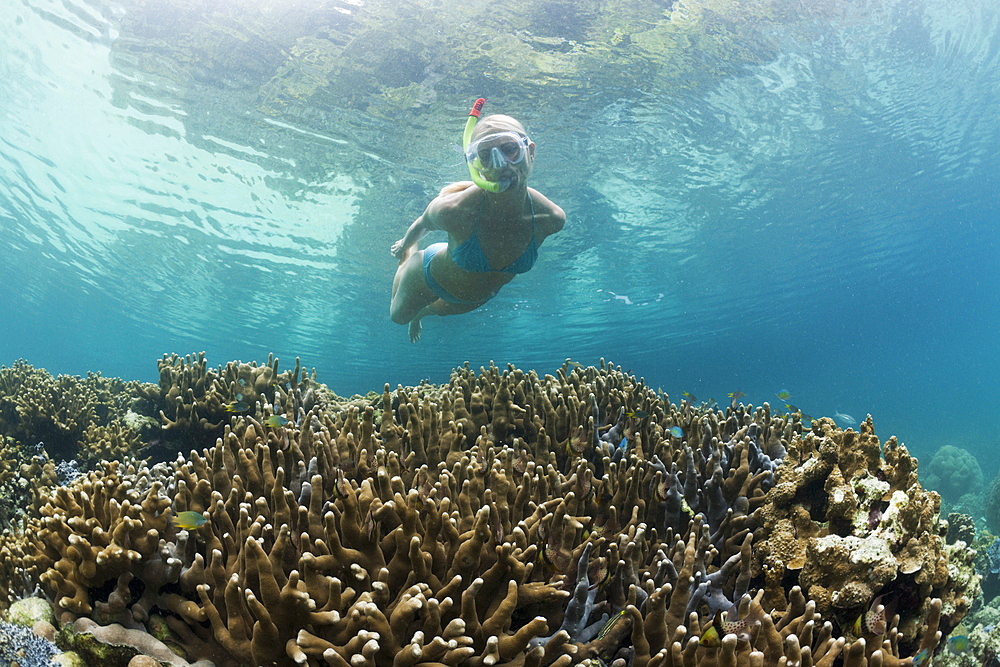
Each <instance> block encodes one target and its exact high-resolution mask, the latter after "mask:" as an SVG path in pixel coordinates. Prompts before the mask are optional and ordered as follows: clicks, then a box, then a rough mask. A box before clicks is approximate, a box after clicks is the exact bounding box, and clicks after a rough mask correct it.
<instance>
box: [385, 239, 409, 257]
mask: <svg viewBox="0 0 1000 667" xmlns="http://www.w3.org/2000/svg"><path fill="white" fill-rule="evenodd" d="M404 240H405V239H399V240H398V241H396V242H395V243H393V244H392V248H390V249H389V253H390V254H391V255H392V256H393V257H395V258H396V259H403V251H404V250H406V244H404V243H403V241H404Z"/></svg>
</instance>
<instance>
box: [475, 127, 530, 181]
mask: <svg viewBox="0 0 1000 667" xmlns="http://www.w3.org/2000/svg"><path fill="white" fill-rule="evenodd" d="M529 143H531V140H530V139H528V137H526V136H524V135H522V134H518V133H517V132H495V133H493V134H487V135H485V136H483V137H480V138H479V139H477V140H475V141H473V142H471V143H470V144H469V145H468V146H466V148H465V159H466V160H468V162H469V164H470V165H471V166H473V167H475V168H476V169H478V170H480V171H500V170H502V169H506V168H508V167H513V166H514V165H516V164H520V163H521V162H522V161H523V160H524V156H525V155H526V154H527V153H528V144H529Z"/></svg>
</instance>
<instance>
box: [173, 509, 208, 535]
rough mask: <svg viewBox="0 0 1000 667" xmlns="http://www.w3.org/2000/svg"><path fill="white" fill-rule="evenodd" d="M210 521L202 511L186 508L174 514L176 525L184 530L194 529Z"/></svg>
mask: <svg viewBox="0 0 1000 667" xmlns="http://www.w3.org/2000/svg"><path fill="white" fill-rule="evenodd" d="M206 523H208V519H206V518H205V515H204V514H202V513H201V512H194V511H192V510H185V511H183V512H178V513H177V514H176V515H174V525H175V526H177V527H178V528H183V529H184V530H194V529H195V528H200V527H201V526H204V525H205V524H206Z"/></svg>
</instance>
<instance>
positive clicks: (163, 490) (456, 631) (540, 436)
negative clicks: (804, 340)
mask: <svg viewBox="0 0 1000 667" xmlns="http://www.w3.org/2000/svg"><path fill="white" fill-rule="evenodd" d="M175 362H177V360H176V359H175V360H174V361H172V362H170V363H169V364H164V365H161V370H164V371H165V372H166V373H167V376H168V378H169V382H164V383H163V384H161V389H163V388H164V387H165V386H169V387H173V386H175V385H176V386H178V387H180V386H182V385H184V383H185V382H187V383H188V386H187V387H186V389H183V390H179V391H178V393H177V394H176V396H175V400H176V399H179V400H180V403H181V405H188V404H186V403H184V401H186V400H191V402H190V405H191V406H194V408H193V410H194V414H195V415H198V414H199V413H198V410H199V409H200V408H199V407H198V406H199V405H202V404H204V405H206V406H209V407H211V405H212V403H211V401H213V400H220V401H221V400H222V396H221V394H222V392H223V391H227V389H226V387H227V386H228V391H230V392H234V393H242V392H239V391H238V390H237V389H236V387H241V388H245V391H246V394H245V396H244V398H246V400H247V401H248V402H249V403H252V405H253V409H251V410H247V412H246V413H245V414H241V415H233V416H230V417H229V418H228V420H224V421H222V422H220V423H221V431H220V434H219V437H218V439H217V440H216V441H215V444H214V445H213V446H211V447H206V448H204V449H202V450H201V451H200V452H199V451H192V452H191V453H190V455H189V456H187V457H178V458H177V460H176V461H174V462H173V463H172V464H171V465H170V466H168V467H166V468H163V467H161V468H159V469H158V470H164V472H163V474H162V475H161V474H160V473H159V472H158V471H157V470H150V469H147V468H145V467H143V466H141V465H132V464H130V465H126V464H109V465H107V466H105V467H104V468H103V469H102V470H100V471H95V472H91V473H90V474H89V475H88V476H86V477H85V478H81V479H80V480H78V481H77V482H75V483H74V484H72V485H71V486H69V487H65V488H59V489H57V490H55V491H54V492H53V493H51V494H49V496H48V497H47V499H46V503H45V504H44V506H43V507H42V508H41V518H40V519H37V520H35V521H34V522H33V523H32V524H31V525H30V526H29V530H28V531H27V532H26V533H25V535H23V536H21V539H20V540H17V539H16V538H17V536H11V537H10V538H8V540H7V542H8V543H16V544H12V545H7V544H5V545H0V546H3V547H4V548H7V549H8V552H9V553H10V554H11V558H12V559H14V560H15V561H16V564H17V567H16V569H14V570H12V571H11V573H10V574H9V575H8V576H15V575H18V576H21V578H23V579H27V580H29V581H40V582H41V584H42V588H43V591H44V592H45V594H46V595H47V596H48V597H49V598H50V599H51V600H52V601H53V604H54V606H55V608H56V610H57V612H58V614H59V615H60V618H61V621H62V622H63V623H67V622H69V621H72V620H75V619H78V618H83V617H89V618H92V619H94V620H96V621H98V622H99V623H101V624H109V623H118V624H120V625H121V626H122V627H123V628H131V629H137V630H147V631H149V630H151V629H152V628H153V626H157V627H162V626H166V627H167V628H168V629H169V633H168V634H169V636H164V637H163V640H164V642H165V643H166V644H168V645H174V646H177V647H179V649H182V650H183V652H184V654H185V655H184V657H185V659H187V660H189V661H195V660H208V661H211V662H213V663H215V664H216V665H220V666H223V665H234V666H235V665H348V664H350V665H352V667H361V666H362V665H377V666H379V667H381V666H389V665H392V666H394V667H405V666H406V665H417V664H424V665H441V664H443V665H459V664H463V665H465V664H467V665H474V666H475V665H494V664H510V665H547V664H554V665H569V664H573V663H581V662H584V661H598V660H600V661H605V662H612V661H615V660H624V661H627V662H628V663H629V664H631V665H635V666H636V667H647V666H659V665H676V666H677V667H680V665H695V664H706V665H707V664H719V663H721V664H733V665H735V664H773V665H777V664H782V663H787V664H817V665H832V664H833V663H834V662H835V661H836V660H840V659H842V660H843V661H844V664H847V665H852V666H854V665H858V666H860V665H863V664H865V662H866V661H871V662H870V663H869V664H882V665H901V664H908V663H907V662H906V660H905V656H907V655H912V654H914V653H916V652H917V651H918V650H920V649H921V648H923V649H926V650H928V651H929V650H932V649H933V648H934V647H935V646H936V645H937V643H938V640H939V639H940V633H939V632H938V623H939V619H940V617H941V605H942V603H941V602H940V601H936V600H933V599H931V597H932V596H937V597H940V598H944V600H945V605H946V607H947V614H946V616H947V619H948V622H950V623H954V622H957V619H958V618H960V616H961V615H962V614H963V613H964V610H965V608H966V607H967V601H966V600H965V598H964V597H963V596H964V595H965V594H966V592H967V591H968V589H969V586H970V582H968V581H960V579H959V577H958V573H957V571H958V570H962V569H963V568H965V570H968V569H969V568H970V567H971V562H967V561H966V560H963V559H965V558H967V557H968V558H971V555H967V552H968V550H965V551H963V550H962V549H963V548H964V547H958V546H956V547H955V548H954V549H952V550H947V549H944V548H942V546H941V544H940V542H941V540H940V537H939V535H938V533H937V532H936V530H937V516H936V510H937V506H936V502H935V496H933V495H930V494H926V493H925V492H923V491H922V490H921V489H920V487H919V484H917V482H916V477H915V461H913V460H912V459H910V458H909V457H908V456H907V455H906V454H905V450H904V449H902V448H901V447H900V446H897V445H896V444H895V442H894V441H891V440H890V442H889V443H887V444H886V458H885V460H884V461H883V459H882V458H881V456H880V452H879V445H878V441H877V440H875V439H874V434H873V433H872V432H871V425H870V422H869V423H868V424H866V425H865V427H864V428H863V432H862V434H861V435H858V434H854V433H853V432H848V433H846V434H845V433H843V432H841V431H839V430H837V429H836V428H835V427H834V426H833V425H832V424H830V423H818V424H817V425H816V426H814V428H813V430H812V431H809V432H803V427H802V424H801V423H800V422H798V421H796V420H795V418H794V417H791V416H787V415H786V416H775V415H771V413H770V411H769V409H768V408H767V406H764V407H762V408H757V409H754V408H750V407H743V406H738V407H735V408H730V409H728V410H726V411H725V412H723V411H718V410H708V409H698V408H695V407H693V406H691V405H690V404H688V403H686V402H685V403H682V404H681V406H680V407H678V406H674V405H672V404H670V403H669V402H668V400H667V399H666V397H665V396H660V395H657V394H656V393H655V392H653V391H651V390H649V389H648V388H647V387H646V386H645V385H644V384H643V383H642V382H641V381H637V380H636V379H635V378H633V377H631V376H629V375H627V374H625V373H622V372H621V371H620V370H619V369H615V368H613V367H611V366H609V365H604V364H603V363H602V367H601V368H600V369H597V368H593V367H591V368H586V369H584V368H574V369H571V368H570V367H569V366H568V365H567V366H564V367H563V368H561V369H559V371H558V373H557V375H555V376H552V375H546V376H543V377H540V376H538V375H537V374H535V373H533V372H524V371H521V370H518V369H515V368H513V367H508V369H506V370H505V371H502V372H501V370H500V369H498V368H496V367H494V366H491V367H490V368H488V369H481V370H480V372H479V373H476V372H473V371H472V370H470V369H468V368H462V369H458V370H456V371H455V372H454V373H453V375H452V378H451V381H450V383H449V384H448V385H446V386H441V387H432V386H422V387H419V388H414V389H405V388H403V387H398V388H397V389H396V390H395V391H394V392H392V391H390V388H389V386H388V385H386V386H385V388H384V391H383V394H382V398H381V401H380V403H381V404H380V405H379V406H371V405H368V406H365V407H360V406H359V405H357V404H354V405H346V406H343V405H340V404H336V403H333V402H328V401H325V400H312V401H309V400H306V394H307V392H308V391H309V390H311V389H312V384H311V383H312V382H313V381H312V380H310V381H309V383H303V381H298V382H297V384H298V386H296V387H289V388H288V389H287V390H286V389H285V388H284V387H282V386H281V381H278V383H277V384H275V383H274V382H273V380H274V379H275V378H276V377H278V376H277V371H276V365H275V366H271V365H270V364H269V365H268V366H267V368H273V371H272V372H273V374H272V373H269V372H268V371H259V372H258V373H259V374H258V375H254V374H253V373H254V371H252V370H249V371H247V372H248V374H249V377H245V378H244V377H243V375H241V374H240V373H242V372H243V370H244V369H243V368H242V367H238V366H235V367H234V366H232V365H231V367H232V368H234V369H238V370H239V373H235V372H234V373H233V375H232V376H231V377H226V378H223V377H221V374H220V376H218V377H211V378H210V377H209V375H210V373H209V371H207V370H206V369H205V368H199V367H198V365H197V364H193V367H192V364H191V363H190V362H189V361H188V360H185V362H184V364H183V365H182V364H179V363H175ZM229 368H230V367H227V372H228V369H229ZM249 368H250V369H253V368H256V367H253V366H250V367H249ZM172 374H173V375H172ZM180 375H184V376H185V377H186V378H187V379H183V378H181V377H179V376H180ZM264 376H267V377H266V382H265V383H259V382H258V378H260V377H264ZM294 376H295V377H296V378H297V376H298V369H296V371H295V372H294ZM199 377H201V378H202V380H203V381H204V384H201V385H199V380H198V378H199ZM241 378H242V379H244V380H245V382H246V385H243V384H240V383H239V379H241ZM190 380H194V383H193V384H192V383H191V382H190ZM209 380H210V381H209ZM199 387H203V388H204V389H203V388H199ZM246 387H249V388H246ZM208 388H214V389H208ZM199 392H201V394H200V395H199ZM213 392H214V394H215V398H211V396H212V394H213ZM296 392H298V393H296ZM167 393H169V389H168V390H167ZM230 396H231V395H228V396H226V398H229V397H230ZM230 400H232V399H230ZM191 410H192V408H190V407H189V408H186V409H185V410H179V411H178V413H177V414H178V415H181V414H182V413H183V414H191ZM272 417H283V418H284V420H287V421H284V420H280V419H272ZM202 418H203V417H198V419H202ZM174 422H175V423H176V422H179V418H178V419H175V420H174ZM191 423H193V422H191ZM672 427H680V428H681V429H682V431H683V437H675V436H674V435H672V434H671V433H670V429H671V428H672ZM786 453H787V454H786ZM782 459H784V461H785V463H781V461H782ZM809 460H813V461H815V463H811V464H810V463H808V461H809ZM814 466H821V467H822V466H825V467H826V468H828V473H830V474H829V475H828V477H829V478H830V479H833V478H834V477H835V476H834V475H833V470H834V469H836V470H837V471H838V474H839V475H840V478H841V479H842V480H846V481H843V483H842V484H841V483H839V482H837V483H834V482H830V489H831V490H835V486H836V484H841V486H843V485H846V486H847V487H849V488H850V489H851V493H852V494H853V496H852V497H853V498H854V499H855V500H854V506H853V507H852V506H851V505H850V503H849V502H847V501H836V502H834V501H830V500H829V498H827V499H826V500H825V501H824V502H825V503H826V505H825V510H824V513H825V514H826V515H829V517H828V519H826V522H827V523H828V524H829V525H828V526H826V527H824V526H823V525H821V523H823V517H821V516H818V515H817V516H816V517H815V518H813V517H812V516H811V515H810V511H813V512H818V510H816V509H812V510H811V509H809V508H808V507H806V506H804V505H803V503H804V502H805V500H804V498H805V497H807V496H805V495H803V494H805V493H806V492H808V497H809V498H811V497H813V495H815V494H819V496H822V497H824V498H825V497H826V495H824V494H827V490H826V482H825V481H824V478H823V477H816V478H815V479H813V477H811V476H809V475H805V471H804V470H803V469H806V470H811V468H812V467H814ZM788 467H790V468H791V469H792V472H790V473H786V472H785V470H786V468H788ZM883 469H884V470H883ZM879 471H882V474H883V475H884V477H885V478H884V479H881V478H880V477H879ZM789 475H791V476H789ZM803 475H805V476H806V477H808V479H809V481H808V482H806V483H800V482H799V481H798V480H800V479H801V478H802V477H803ZM817 480H818V481H817ZM886 485H887V486H886ZM883 486H885V488H884V489H883ZM836 488H840V487H839V486H836ZM866 489H867V490H866ZM896 489H902V490H904V491H903V492H904V493H905V494H909V495H908V496H907V498H908V500H907V501H906V502H905V503H904V502H903V500H902V499H900V498H898V497H897V496H896V495H895V490H896ZM876 490H877V491H876ZM887 493H888V501H885V500H883V498H884V497H886V494H887ZM834 496H835V494H834ZM831 497H833V496H831ZM838 502H839V504H838ZM875 503H879V506H880V507H881V503H887V505H886V506H885V507H884V508H882V515H883V516H882V518H880V520H879V522H878V526H877V527H876V528H871V529H869V528H867V520H866V521H865V522H863V523H864V524H865V529H866V530H867V531H868V532H867V533H866V534H865V535H866V539H869V540H871V541H873V542H874V541H878V540H881V546H878V547H874V546H873V547H872V548H873V549H875V550H876V552H877V553H883V551H885V552H887V553H890V554H897V553H898V554H899V556H898V557H899V558H900V559H901V561H902V562H905V563H917V564H919V568H918V570H917V571H912V570H903V569H902V567H894V568H893V570H892V572H888V571H887V572H886V573H884V575H880V576H882V579H880V583H879V588H878V589H875V588H871V584H870V583H869V582H870V579H869V578H868V576H869V575H868V573H867V572H864V573H862V572H860V571H859V570H857V569H854V570H851V569H848V571H847V572H845V573H843V576H842V578H841V579H840V580H839V581H840V584H842V586H843V588H844V589H847V588H849V587H851V586H854V587H855V589H856V590H857V591H859V593H858V595H859V597H858V602H857V604H856V605H855V607H857V608H860V607H867V606H868V605H870V604H871V605H873V606H875V604H876V603H873V599H874V597H875V595H876V594H878V593H880V592H882V590H883V589H888V590H897V589H898V590H903V589H904V588H905V590H906V591H907V595H908V596H909V597H908V598H907V601H908V602H912V603H913V604H912V606H911V607H908V608H907V610H906V613H904V614H903V615H902V616H901V618H900V620H899V621H898V622H893V621H892V620H891V619H890V622H889V623H888V624H887V628H886V629H885V631H884V633H883V634H882V635H881V636H866V637H853V636H848V637H847V638H845V637H843V635H845V634H848V630H847V629H846V627H845V623H844V620H845V619H844V618H843V615H842V614H841V613H840V611H841V609H842V607H837V606H836V605H831V602H830V600H829V599H828V598H824V597H823V596H822V595H820V596H819V597H820V599H818V600H817V599H809V598H810V597H811V598H815V597H816V595H815V594H814V593H813V592H812V589H814V588H815V589H816V590H817V591H819V592H820V593H822V591H821V590H820V588H819V587H820V586H821V585H822V582H820V583H816V582H807V581H804V579H808V578H807V577H805V571H803V574H801V575H800V576H799V579H800V581H801V584H802V586H801V587H799V586H796V585H794V583H793V582H790V581H789V580H788V578H787V577H785V576H783V575H780V576H777V577H775V576H774V574H773V573H774V572H781V573H787V572H790V571H793V570H795V569H799V570H804V568H805V565H806V564H807V563H809V561H810V559H812V558H817V559H818V558H823V557H824V556H823V553H822V550H821V548H820V546H817V545H816V544H813V542H814V541H816V542H817V543H818V541H821V540H823V539H824V538H826V537H830V536H834V537H838V538H843V539H845V540H846V538H847V537H848V536H853V532H852V531H855V530H858V527H857V526H858V525H859V524H857V522H855V520H854V518H855V513H856V511H857V508H858V507H861V508H862V509H864V510H865V511H870V507H868V505H874V504H875ZM893 503H895V504H893ZM836 508H840V509H836ZM190 511H193V512H197V513H200V514H201V515H202V516H203V517H204V518H205V522H204V524H203V525H200V526H199V527H197V528H193V527H192V528H190V529H180V528H178V526H177V522H176V521H175V520H173V519H171V517H172V516H175V515H176V514H178V513H180V512H190ZM802 512H805V514H806V516H805V517H804V518H803V517H801V516H800V515H801V514H802ZM838 512H839V513H838ZM805 519H809V521H811V522H812V523H811V524H810V523H809V521H806V520H805ZM796 522H797V523H796ZM813 524H816V525H813ZM883 524H884V526H883ZM782 526H786V527H785V528H782ZM834 527H835V528H837V530H839V531H841V532H840V533H838V532H835V531H833V530H832V529H833V528H834ZM799 528H802V529H803V530H808V531H810V532H804V533H802V535H800V536H798V537H796V538H795V539H801V541H802V543H803V544H804V545H805V547H803V548H805V551H804V552H803V548H800V547H799V546H798V545H797V544H795V543H794V542H795V539H793V538H792V537H790V536H789V535H788V534H787V533H788V532H789V531H791V532H792V534H793V535H794V531H795V530H797V529H799ZM841 533H845V534H844V535H842V534H841ZM810 544H812V546H809V545H810ZM862 546H863V545H862ZM854 547H855V545H854V544H853V542H845V543H844V544H842V545H839V546H838V548H842V549H843V550H845V551H844V553H846V554H847V555H848V556H849V557H850V556H852V555H853V554H855V550H854ZM758 549H761V550H763V551H762V553H763V554H764V556H763V557H757V556H755V555H754V552H755V551H756V550H758ZM861 551H863V549H862V548H861V547H859V548H858V553H860V552H861ZM968 554H971V552H968ZM848 560H850V558H848ZM931 561H933V563H932V562H931ZM952 569H955V570H956V573H955V575H954V576H953V574H952V572H951V570H952ZM852 577H853V578H852ZM866 585H867V586H869V589H868V590H864V591H863V595H862V593H861V592H862V586H866ZM774 610H776V611H774ZM900 612H903V610H902V609H900ZM849 620H853V619H849ZM716 625H718V626H719V627H721V628H722V632H720V633H718V634H719V639H718V641H715V642H713V641H711V640H709V639H705V638H703V635H704V636H705V637H707V636H708V634H709V633H708V632H707V630H708V628H709V627H713V626H716ZM594 664H597V663H594Z"/></svg>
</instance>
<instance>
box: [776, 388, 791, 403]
mask: <svg viewBox="0 0 1000 667" xmlns="http://www.w3.org/2000/svg"><path fill="white" fill-rule="evenodd" d="M775 396H777V397H778V398H780V399H781V400H782V401H787V400H788V399H790V398H791V397H792V393H791V392H790V391H788V390H787V389H782V390H781V391H779V392H778V393H776V394H775Z"/></svg>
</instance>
